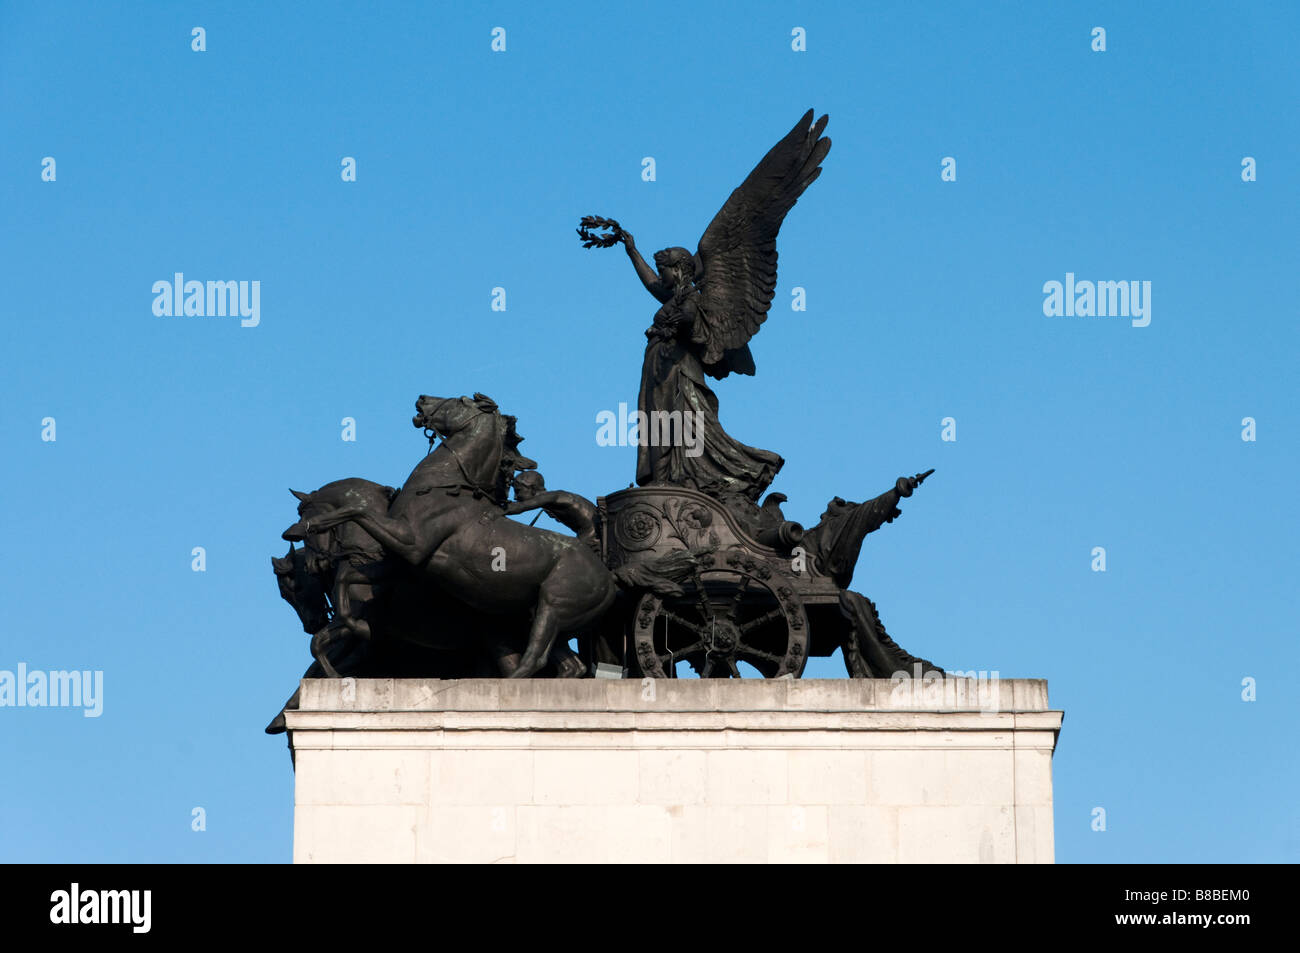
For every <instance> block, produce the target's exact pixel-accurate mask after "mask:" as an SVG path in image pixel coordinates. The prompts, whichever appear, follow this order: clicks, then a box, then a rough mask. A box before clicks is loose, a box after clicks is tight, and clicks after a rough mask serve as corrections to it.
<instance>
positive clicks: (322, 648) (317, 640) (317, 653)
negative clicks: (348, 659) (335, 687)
mask: <svg viewBox="0 0 1300 953" xmlns="http://www.w3.org/2000/svg"><path fill="white" fill-rule="evenodd" d="M346 634H347V629H346V628H345V627H344V626H343V625H341V624H340V623H339V622H338V621H337V620H335V621H334V622H331V623H330V624H329V625H327V626H325V628H323V629H321V630H320V631H319V632H317V633H316V634H315V635H313V636H312V637H311V654H312V656H313V657H314V658H315V659H316V661H317V662H318V663H319V664H320V667H321V670H322V671H323V672H324V673H325V677H326V678H339V677H340V676H339V673H338V669H336V668H335V667H334V664H333V663H332V662H331V661H330V659H329V655H327V654H326V652H327V650H328V649H329V646H330V644H331V643H332V642H334V641H336V640H337V639H339V638H340V637H342V636H345V635H346Z"/></svg>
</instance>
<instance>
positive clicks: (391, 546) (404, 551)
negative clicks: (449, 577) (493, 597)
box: [280, 506, 433, 566]
mask: <svg viewBox="0 0 1300 953" xmlns="http://www.w3.org/2000/svg"><path fill="white" fill-rule="evenodd" d="M339 523H356V524H357V525H358V526H360V527H361V528H362V529H364V530H365V531H366V532H367V533H369V534H370V535H371V536H373V537H374V538H375V539H376V540H377V541H378V542H379V544H380V545H381V546H383V547H384V548H385V549H387V550H388V551H389V552H391V553H395V554H396V555H398V556H400V557H402V559H404V560H406V561H407V562H408V563H411V564H412V565H414V566H419V565H421V564H423V563H424V562H425V561H426V560H427V559H428V558H429V556H430V555H431V554H432V552H433V546H432V544H431V543H429V542H427V541H423V540H421V539H420V538H419V537H418V536H417V535H416V532H415V530H414V529H412V527H411V524H410V523H408V522H407V521H406V520H402V519H394V518H393V517H391V516H387V515H384V516H380V515H379V514H376V513H371V512H369V511H368V510H365V509H362V508H361V507H359V506H341V507H338V508H337V509H333V510H326V511H325V512H324V513H319V514H317V515H316V516H311V517H308V518H307V519H305V520H299V521H298V522H297V523H294V524H293V525H292V526H290V527H289V528H288V529H286V530H285V531H284V532H283V533H281V534H280V535H281V538H283V539H287V540H290V541H295V540H299V539H304V538H306V537H307V536H308V535H310V534H311V533H319V532H323V531H324V530H327V529H331V528H332V527H334V526H337V525H338V524H339Z"/></svg>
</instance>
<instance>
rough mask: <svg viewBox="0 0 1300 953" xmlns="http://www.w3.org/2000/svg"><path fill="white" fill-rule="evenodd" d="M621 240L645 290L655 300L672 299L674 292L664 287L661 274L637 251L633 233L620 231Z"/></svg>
mask: <svg viewBox="0 0 1300 953" xmlns="http://www.w3.org/2000/svg"><path fill="white" fill-rule="evenodd" d="M619 239H620V240H621V241H622V242H623V247H624V248H625V249H627V257H628V258H630V259H632V267H633V268H635V269H636V276H637V277H638V278H640V279H641V284H643V285H645V290H646V291H648V292H650V293H651V294H652V295H654V296H655V299H656V300H658V301H660V302H664V301H667V300H668V299H669V298H671V297H672V292H671V291H669V290H668V289H667V288H665V287H664V283H663V281H662V280H661V279H660V277H659V274H658V273H657V272H656V271H655V270H654V269H653V268H651V267H650V266H649V265H647V264H646V261H645V259H644V258H642V257H641V253H640V252H639V251H637V250H636V241H635V240H634V239H633V238H632V234H631V232H626V231H623V230H622V229H620V230H619Z"/></svg>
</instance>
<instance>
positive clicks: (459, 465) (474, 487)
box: [415, 397, 496, 500]
mask: <svg viewBox="0 0 1300 953" xmlns="http://www.w3.org/2000/svg"><path fill="white" fill-rule="evenodd" d="M456 399H457V398H455V397H447V398H445V399H444V400H443V401H442V402H441V403H439V404H438V406H439V407H441V406H442V404H445V403H447V401H451V400H456ZM474 409H475V410H477V411H478V412H479V413H480V414H486V413H487V411H486V410H483V409H482V408H480V407H475V408H474ZM424 416H425V419H426V420H427V419H428V416H429V415H428V414H425V415H424ZM424 435H425V437H427V438H428V440H429V449H428V451H426V452H425V454H424V455H425V456H426V457H427V456H428V455H429V454H430V453H433V451H434V449H435V448H434V445H433V444H434V441H435V440H436V439H441V440H442V446H443V447H445V448H446V449H447V452H448V453H450V454H451V458H452V459H453V460H455V461H456V469H458V470H460V475H461V476H463V477H464V478H465V482H464V483H463V484H462V483H447V484H442V485H439V486H426V487H425V488H424V489H422V490H416V491H415V493H416V496H423V495H424V494H426V493H428V492H430V491H431V490H471V491H473V493H474V495H475V496H485V497H487V498H488V499H493V500H495V499H496V490H495V489H488V488H487V487H484V486H481V485H479V484H478V483H475V482H474V479H473V477H471V476H470V475H469V472H468V471H467V470H466V469H465V462H464V461H463V460H461V458H460V454H459V453H457V452H456V448H455V447H453V446H452V445H451V444H449V443H448V442H447V437H448V435H447V434H441V433H439V432H438V431H436V430H434V429H433V428H432V427H429V426H426V427H425V428H424Z"/></svg>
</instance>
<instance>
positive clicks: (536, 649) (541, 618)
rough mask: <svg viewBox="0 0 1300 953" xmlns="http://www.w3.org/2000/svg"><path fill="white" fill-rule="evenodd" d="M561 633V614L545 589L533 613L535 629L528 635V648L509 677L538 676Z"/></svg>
mask: <svg viewBox="0 0 1300 953" xmlns="http://www.w3.org/2000/svg"><path fill="white" fill-rule="evenodd" d="M559 631H560V613H559V611H558V610H557V609H556V607H555V605H554V603H552V602H551V600H550V599H549V598H548V597H547V594H546V589H545V587H543V589H542V592H541V595H540V596H538V599H537V609H536V611H535V612H534V613H533V627H532V630H531V631H530V632H529V633H528V646H527V647H526V648H525V649H524V656H523V658H521V659H520V660H519V666H518V667H517V668H516V669H515V670H514V671H513V672H511V673H510V674H509V675H508V676H507V677H508V678H531V677H532V676H533V675H536V674H537V672H538V671H539V670H540V669H541V667H542V666H543V665H544V664H545V663H546V657H547V656H548V655H550V653H551V646H552V645H554V644H555V636H556V635H557V634H558V633H559Z"/></svg>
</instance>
